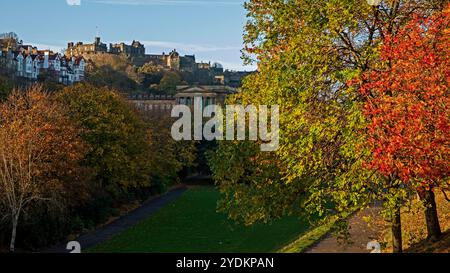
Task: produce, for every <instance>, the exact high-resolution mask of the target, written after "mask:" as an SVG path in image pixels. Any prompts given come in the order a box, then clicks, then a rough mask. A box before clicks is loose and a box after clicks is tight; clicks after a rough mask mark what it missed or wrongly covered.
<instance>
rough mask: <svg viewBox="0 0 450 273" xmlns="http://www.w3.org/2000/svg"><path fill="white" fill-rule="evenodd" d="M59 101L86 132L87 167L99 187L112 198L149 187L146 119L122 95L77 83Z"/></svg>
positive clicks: (84, 132) (148, 151) (67, 89)
mask: <svg viewBox="0 0 450 273" xmlns="http://www.w3.org/2000/svg"><path fill="white" fill-rule="evenodd" d="M59 99H60V100H61V101H62V102H63V103H64V104H65V105H67V107H68V109H69V115H70V117H71V119H72V120H73V121H74V122H77V123H78V124H79V125H80V127H81V128H83V129H84V131H83V134H82V137H83V139H84V140H85V142H86V143H88V144H89V145H90V150H89V152H88V154H87V156H86V157H85V159H84V164H85V165H86V166H88V167H91V168H93V169H94V170H95V171H96V178H97V181H98V182H99V183H100V187H102V188H105V189H107V190H108V192H109V193H110V194H112V195H113V196H117V195H119V194H120V193H123V192H126V191H127V190H128V189H133V188H139V187H148V186H149V185H150V164H149V160H150V158H149V154H150V146H149V143H148V131H147V129H146V126H145V124H144V122H143V120H142V119H141V118H140V116H139V115H138V114H137V112H135V111H134V110H133V108H132V106H131V105H129V104H128V102H126V101H125V100H124V99H123V98H122V97H121V96H120V95H119V94H117V93H115V92H113V91H111V90H110V89H107V88H96V87H94V86H92V85H88V84H78V85H75V86H72V87H67V88H65V89H64V90H63V91H62V92H61V93H60V94H59Z"/></svg>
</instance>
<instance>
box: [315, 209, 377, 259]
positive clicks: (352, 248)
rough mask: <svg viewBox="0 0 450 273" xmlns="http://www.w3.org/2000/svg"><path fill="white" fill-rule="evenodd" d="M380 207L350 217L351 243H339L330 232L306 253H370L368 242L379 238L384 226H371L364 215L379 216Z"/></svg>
mask: <svg viewBox="0 0 450 273" xmlns="http://www.w3.org/2000/svg"><path fill="white" fill-rule="evenodd" d="M379 212H380V208H378V207H371V208H368V209H365V210H363V211H361V212H359V213H358V214H356V215H355V216H353V217H352V218H350V222H349V227H350V230H349V232H350V235H351V237H350V240H351V244H343V243H339V242H338V240H337V238H336V236H335V235H332V234H329V235H327V236H325V238H324V239H322V240H320V241H319V242H318V243H317V244H315V245H314V246H312V247H311V248H309V249H308V250H307V251H306V253H369V252H371V251H370V250H367V243H369V242H370V241H372V240H376V239H377V238H379V236H380V234H381V232H382V229H383V227H378V226H369V225H368V224H367V223H366V221H364V218H363V217H367V216H370V217H379V214H378V213H379Z"/></svg>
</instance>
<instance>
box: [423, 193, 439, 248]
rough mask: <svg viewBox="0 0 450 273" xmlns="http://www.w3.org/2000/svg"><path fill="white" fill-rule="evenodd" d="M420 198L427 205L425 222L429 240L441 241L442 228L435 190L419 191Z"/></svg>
mask: <svg viewBox="0 0 450 273" xmlns="http://www.w3.org/2000/svg"><path fill="white" fill-rule="evenodd" d="M419 197H420V199H421V200H422V202H423V204H424V205H425V221H426V223H427V231H428V239H431V240H433V241H437V240H439V238H440V237H441V235H442V231H441V226H440V225H439V218H438V214H437V209H436V200H435V196H434V192H433V190H431V189H429V190H424V191H419Z"/></svg>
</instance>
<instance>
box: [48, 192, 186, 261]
mask: <svg viewBox="0 0 450 273" xmlns="http://www.w3.org/2000/svg"><path fill="white" fill-rule="evenodd" d="M186 190H187V187H186V186H181V187H178V188H176V189H173V190H171V191H169V192H168V193H166V194H164V195H161V196H158V197H156V198H153V199H151V200H149V201H147V202H145V203H144V204H143V205H142V206H140V207H139V208H137V209H136V210H134V211H132V212H130V213H128V214H126V215H124V216H122V217H120V218H119V219H117V220H115V221H113V222H111V223H109V224H107V225H105V226H104V227H101V228H100V229H98V230H96V231H94V232H92V233H88V234H85V235H82V236H80V237H78V239H76V241H78V242H79V243H80V245H81V248H82V249H87V248H91V247H93V246H95V245H97V244H99V243H102V242H104V241H106V240H109V239H111V237H113V236H114V235H116V234H119V233H120V232H122V231H124V230H126V229H127V228H129V227H131V226H134V225H135V224H137V223H138V222H139V221H141V220H143V219H145V218H147V217H149V216H151V215H152V214H154V213H155V212H156V211H158V210H159V209H160V208H162V207H164V206H165V205H167V204H168V203H171V202H172V201H174V200H176V199H178V197H180V196H181V195H182V194H183V193H184V192H185V191H186ZM43 252H47V253H69V252H70V250H67V249H66V245H57V246H54V247H52V248H50V249H47V250H45V251H43Z"/></svg>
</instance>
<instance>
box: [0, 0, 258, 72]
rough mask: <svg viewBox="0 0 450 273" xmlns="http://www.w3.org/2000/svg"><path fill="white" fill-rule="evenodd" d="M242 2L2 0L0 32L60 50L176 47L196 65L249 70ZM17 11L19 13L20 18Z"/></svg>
mask: <svg viewBox="0 0 450 273" xmlns="http://www.w3.org/2000/svg"><path fill="white" fill-rule="evenodd" d="M243 3H244V0H39V1H36V0H22V1H20V5H18V2H17V1H16V0H2V1H1V3H0V7H1V9H2V10H3V11H9V12H2V16H1V17H0V33H1V32H10V31H13V32H16V33H17V34H18V35H19V37H20V38H21V39H23V40H24V43H27V44H34V45H37V46H38V47H39V48H41V49H45V48H50V49H53V50H58V51H59V50H60V49H61V48H64V47H66V45H67V42H69V41H73V42H77V41H83V42H91V41H93V39H94V36H96V34H97V32H98V33H99V34H100V36H101V38H102V41H103V42H106V43H107V44H109V43H110V42H119V41H124V42H129V41H132V40H134V39H136V40H140V41H141V42H143V43H144V44H145V45H146V50H147V53H155V54H160V53H162V52H168V51H170V50H172V49H174V48H176V49H177V50H178V51H179V52H180V53H181V54H183V55H184V54H195V55H196V57H197V60H198V61H212V62H215V61H217V62H220V63H222V64H223V65H224V67H225V68H227V69H234V70H252V69H254V67H249V66H243V64H242V61H241V59H240V56H241V53H240V50H241V48H242V47H243V45H242V31H243V27H244V24H245V21H246V19H245V14H246V13H245V10H244V8H243ZM17 12H19V13H20V14H19V15H18V14H17Z"/></svg>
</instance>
